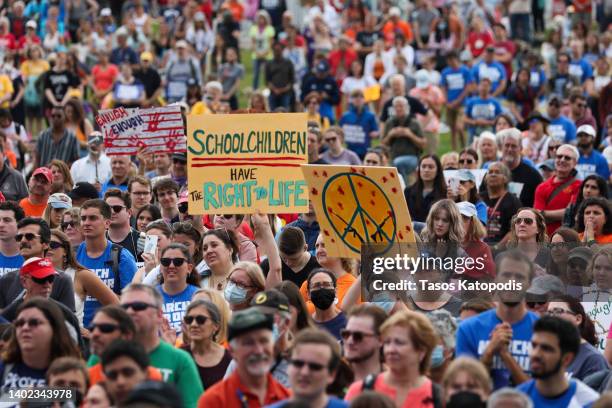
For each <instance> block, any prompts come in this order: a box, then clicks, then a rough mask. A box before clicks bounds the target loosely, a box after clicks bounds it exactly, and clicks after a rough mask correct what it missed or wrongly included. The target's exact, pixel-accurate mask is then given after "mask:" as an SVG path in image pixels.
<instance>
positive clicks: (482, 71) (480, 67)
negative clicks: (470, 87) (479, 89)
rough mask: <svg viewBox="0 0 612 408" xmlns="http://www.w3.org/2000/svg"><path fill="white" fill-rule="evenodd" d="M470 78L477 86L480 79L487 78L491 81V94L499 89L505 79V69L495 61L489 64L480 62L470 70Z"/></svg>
mask: <svg viewBox="0 0 612 408" xmlns="http://www.w3.org/2000/svg"><path fill="white" fill-rule="evenodd" d="M472 76H473V77H474V81H475V82H476V83H478V84H479V83H480V80H481V79H482V78H489V79H490V80H491V93H493V92H495V91H496V90H497V88H499V86H500V85H501V82H502V81H503V80H504V79H506V69H505V68H504V66H503V65H502V64H501V63H499V62H497V61H493V62H491V63H490V64H487V63H486V62H485V61H481V62H479V63H478V64H476V65H474V67H473V68H472Z"/></svg>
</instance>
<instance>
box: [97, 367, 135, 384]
mask: <svg viewBox="0 0 612 408" xmlns="http://www.w3.org/2000/svg"><path fill="white" fill-rule="evenodd" d="M134 374H136V369H134V368H132V367H123V368H120V369H118V370H109V371H105V372H104V375H105V376H106V378H108V379H109V380H112V381H115V380H116V379H117V378H119V376H120V375H121V376H122V377H128V378H129V377H133V376H134Z"/></svg>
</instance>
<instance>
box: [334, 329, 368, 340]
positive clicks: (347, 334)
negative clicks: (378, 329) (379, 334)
mask: <svg viewBox="0 0 612 408" xmlns="http://www.w3.org/2000/svg"><path fill="white" fill-rule="evenodd" d="M374 336H376V335H375V334H374V333H365V332H360V331H351V330H347V329H343V330H341V331H340V337H342V340H344V341H347V340H348V339H349V338H351V337H352V338H353V340H354V341H355V343H361V342H362V341H363V339H364V338H365V337H374Z"/></svg>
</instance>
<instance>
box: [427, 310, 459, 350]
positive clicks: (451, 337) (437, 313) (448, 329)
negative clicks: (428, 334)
mask: <svg viewBox="0 0 612 408" xmlns="http://www.w3.org/2000/svg"><path fill="white" fill-rule="evenodd" d="M426 315H427V317H428V318H429V321H430V322H431V324H433V327H434V329H436V333H437V334H438V336H440V339H442V342H443V343H444V346H445V347H446V348H447V349H450V348H455V337H456V333H457V322H456V321H455V319H454V318H453V316H452V315H451V314H450V313H449V312H448V311H447V310H444V309H438V310H433V311H431V312H428V313H426Z"/></svg>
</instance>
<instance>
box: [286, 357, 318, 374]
mask: <svg viewBox="0 0 612 408" xmlns="http://www.w3.org/2000/svg"><path fill="white" fill-rule="evenodd" d="M289 364H291V365H292V366H294V367H295V368H297V369H301V368H302V367H304V366H308V369H309V370H310V371H321V370H322V369H324V368H325V366H324V365H323V364H319V363H313V362H311V361H304V360H297V359H292V360H290V361H289Z"/></svg>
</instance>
